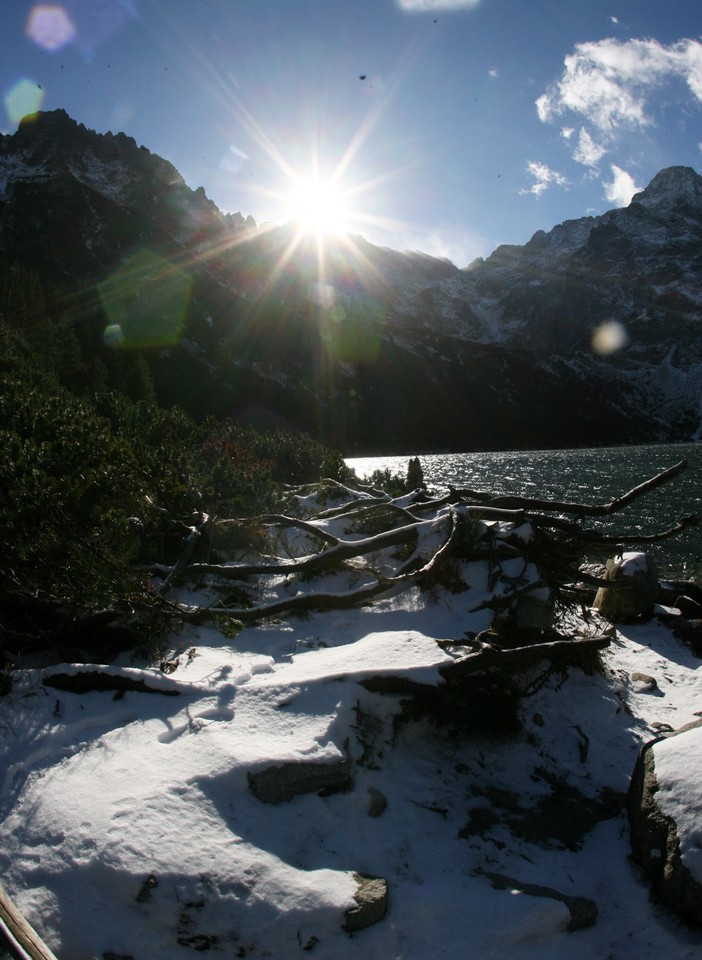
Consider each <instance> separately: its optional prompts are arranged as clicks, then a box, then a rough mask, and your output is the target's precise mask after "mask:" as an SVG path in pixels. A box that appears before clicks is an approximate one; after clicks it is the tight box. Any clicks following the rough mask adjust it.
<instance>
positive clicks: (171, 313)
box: [97, 249, 193, 347]
mask: <svg viewBox="0 0 702 960" xmlns="http://www.w3.org/2000/svg"><path fill="white" fill-rule="evenodd" d="M192 282H193V281H192V277H191V276H190V274H189V273H186V272H185V271H184V270H181V269H180V267H178V266H176V265H174V264H172V263H170V262H169V261H168V260H165V259H164V258H163V257H161V256H159V255H158V254H156V253H153V252H152V251H151V250H148V249H144V250H140V251H139V252H137V253H136V254H135V255H134V256H132V257H130V258H129V260H127V261H126V262H125V263H123V264H122V266H120V267H119V268H118V269H117V270H115V272H114V273H113V274H111V276H109V277H108V278H107V279H106V280H103V282H102V283H100V284H98V287H97V290H98V294H99V296H100V300H101V301H102V305H103V309H104V311H105V315H106V318H107V325H106V327H105V330H104V333H103V341H104V342H105V343H106V344H108V345H110V346H113V347H168V346H173V345H174V344H176V343H178V341H179V340H180V337H181V334H182V331H183V327H184V324H185V314H186V310H187V307H188V304H189V301H190V292H191V288H192Z"/></svg>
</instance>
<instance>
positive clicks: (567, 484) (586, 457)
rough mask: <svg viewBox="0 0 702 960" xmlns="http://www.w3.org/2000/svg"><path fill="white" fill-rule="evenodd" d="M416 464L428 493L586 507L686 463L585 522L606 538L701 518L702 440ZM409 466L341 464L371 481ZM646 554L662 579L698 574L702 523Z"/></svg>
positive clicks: (458, 456)
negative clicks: (452, 491) (454, 491)
mask: <svg viewBox="0 0 702 960" xmlns="http://www.w3.org/2000/svg"><path fill="white" fill-rule="evenodd" d="M419 459H420V462H421V465H422V470H423V472H424V480H425V482H426V484H427V487H428V488H429V489H430V490H431V491H432V492H437V493H438V492H442V491H445V490H446V488H447V487H448V486H454V487H469V488H470V489H472V490H480V491H489V492H492V493H495V494H522V495H524V496H528V497H540V498H542V499H549V498H550V499H557V500H568V501H575V502H577V503H586V504H595V503H605V502H609V501H610V500H612V499H614V498H615V497H618V496H621V495H622V494H623V493H626V491H627V490H629V489H631V488H632V487H635V486H637V485H638V484H639V483H641V482H642V481H643V480H646V479H648V478H649V477H652V476H654V474H656V473H659V472H660V471H662V470H665V469H666V468H667V467H671V466H673V464H675V463H678V461H680V460H683V459H686V460H687V461H688V468H687V470H686V471H685V472H684V473H682V474H681V475H679V476H678V477H676V478H675V479H674V480H672V481H671V482H670V483H667V484H665V485H664V486H662V487H659V488H657V489H655V490H653V491H652V492H651V493H649V494H647V495H646V496H645V497H643V498H642V499H640V500H636V501H634V503H632V504H631V505H630V506H628V507H626V508H625V510H623V511H622V512H621V513H618V514H614V515H613V516H611V517H610V518H605V519H603V520H599V519H598V518H589V519H587V520H586V525H587V526H598V527H601V528H602V529H605V530H607V532H609V533H615V532H629V533H636V532H641V533H654V532H656V531H658V530H662V529H665V528H667V527H671V526H673V525H674V524H675V523H676V522H677V521H678V520H679V519H680V517H681V516H683V515H684V514H690V513H694V514H697V515H699V516H702V481H701V478H702V443H697V444H651V445H647V446H637V447H598V448H594V449H586V450H519V451H514V452H512V451H510V452H501V453H447V454H427V455H426V456H420V458H419ZM407 462H408V457H406V456H404V457H356V458H353V459H348V460H347V461H346V463H347V464H348V465H349V466H350V467H352V468H353V469H354V470H355V471H356V474H357V475H358V476H359V477H368V476H370V475H371V474H372V473H373V471H374V470H378V469H380V470H385V469H389V470H390V471H391V472H392V473H399V474H401V475H402V476H405V475H406V472H407ZM628 549H635V547H628ZM647 549H648V550H649V552H651V553H653V554H654V556H655V557H656V559H657V560H658V562H659V564H660V566H661V573H663V574H664V575H665V576H668V577H680V578H688V577H693V576H694V577H695V578H699V577H701V576H702V526H700V527H696V528H693V529H691V530H688V531H686V532H685V533H683V534H682V535H681V536H679V537H677V538H675V539H673V540H668V541H665V542H664V543H661V544H657V545H655V547H653V546H652V547H649V548H647Z"/></svg>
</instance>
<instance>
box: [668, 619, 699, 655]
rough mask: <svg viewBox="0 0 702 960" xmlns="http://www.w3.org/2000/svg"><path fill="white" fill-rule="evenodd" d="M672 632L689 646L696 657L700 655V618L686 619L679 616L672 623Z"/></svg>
mask: <svg viewBox="0 0 702 960" xmlns="http://www.w3.org/2000/svg"><path fill="white" fill-rule="evenodd" d="M673 633H674V634H675V636H676V637H677V638H678V640H682V642H683V643H684V644H686V645H687V646H688V647H690V648H691V650H692V652H693V653H695V654H696V655H697V656H698V657H702V620H686V619H685V618H684V617H679V618H678V619H677V620H676V621H675V623H674V625H673Z"/></svg>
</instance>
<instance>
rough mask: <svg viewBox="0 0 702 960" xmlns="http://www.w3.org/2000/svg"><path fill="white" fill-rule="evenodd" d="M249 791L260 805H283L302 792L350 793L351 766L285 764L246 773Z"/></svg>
mask: <svg viewBox="0 0 702 960" xmlns="http://www.w3.org/2000/svg"><path fill="white" fill-rule="evenodd" d="M248 779H249V788H250V790H251V792H252V793H253V795H254V796H255V797H256V798H257V799H259V800H261V801H262V802H263V803H283V802H284V801H286V800H292V799H293V797H297V796H299V795H300V794H304V793H319V794H320V795H321V796H327V795H328V794H331V793H341V792H343V791H345V790H350V789H351V786H352V784H353V781H352V779H351V772H350V764H349V762H348V761H347V760H340V761H339V762H338V763H308V762H302V763H284V764H281V765H280V766H278V767H266V769H265V770H259V771H257V772H256V773H250V774H249V777H248Z"/></svg>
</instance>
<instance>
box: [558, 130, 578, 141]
mask: <svg viewBox="0 0 702 960" xmlns="http://www.w3.org/2000/svg"><path fill="white" fill-rule="evenodd" d="M574 133H575V130H574V129H573V127H563V129H562V130H561V136H562V137H563V139H564V140H570V138H571V137H572V136H573V134H574Z"/></svg>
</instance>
